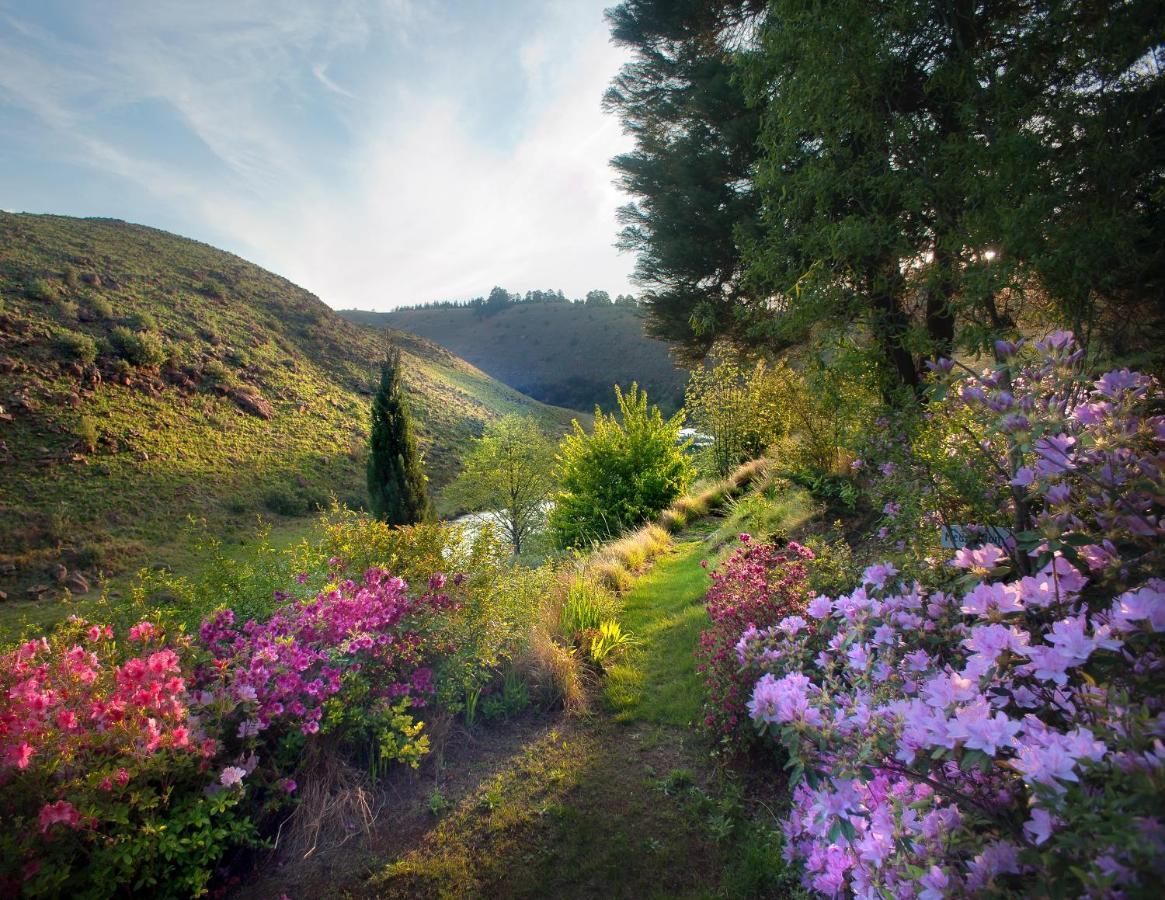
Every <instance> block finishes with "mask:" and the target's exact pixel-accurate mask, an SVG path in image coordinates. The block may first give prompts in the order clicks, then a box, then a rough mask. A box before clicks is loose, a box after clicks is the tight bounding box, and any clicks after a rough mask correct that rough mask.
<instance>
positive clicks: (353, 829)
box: [274, 748, 383, 859]
mask: <svg viewBox="0 0 1165 900" xmlns="http://www.w3.org/2000/svg"><path fill="white" fill-rule="evenodd" d="M298 797H299V803H298V805H297V806H296V807H295V810H294V812H292V813H291V815H290V816H288V817H287V818H286V819H285V820H284V821H283V823H282V824H281V825H280V826H279V830H278V832H277V833H276V835H275V847H274V849H276V850H277V851H279V852H281V853H283V854H285V855H287V856H288V857H291V858H295V859H307V858H308V857H309V856H311V855H312V854H314V853H316V852H317V851H327V850H333V849H335V848H337V847H340V846H343V845H344V844H346V843H347V842H348V841H350V840H351V839H352V838H354V837H358V836H361V835H367V834H368V833H369V832H371V831H372V827H373V825H375V823H376V819H377V816H378V815H379V813H380V811H381V807H382V803H383V801H382V800H379V799H378V798H377V794H376V793H375V792H374V791H373V790H372V789H371V785H370V784H369V780H368V776H367V775H366V774H365V773H364V772H360V771H357V770H356V769H354V768H352V767H351V766H349V765H348V764H347V763H345V762H343V761H342V760H341V759H340V758H339V756H338V754H335V753H329V752H327V750H326V749H323V748H320V749H317V750H316V751H315V752H314V753H313V755H312V757H311V758H310V759H309V760H308V761H307V763H306V765H305V766H304V769H303V773H302V774H301V775H300V777H299V790H298Z"/></svg>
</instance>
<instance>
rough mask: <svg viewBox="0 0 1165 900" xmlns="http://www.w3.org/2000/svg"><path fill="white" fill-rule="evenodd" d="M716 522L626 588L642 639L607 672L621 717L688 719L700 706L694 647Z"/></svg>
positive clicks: (629, 612)
mask: <svg viewBox="0 0 1165 900" xmlns="http://www.w3.org/2000/svg"><path fill="white" fill-rule="evenodd" d="M710 532H711V527H710V526H705V527H701V528H698V529H693V530H692V531H690V532H688V533H686V534H685V535H684V536H683V538H682V539H681V540H680V541H678V542H677V544H676V546H675V547H674V548H673V550H672V552H671V553H670V554H669V555H668V556H666V557H665V558H664V559H662V560H661V561H660V562H658V563H657V564H656V565H655V567H654V568H652V569H651V571H649V572H648V573H647V574H646V575H643V576H642V577H640V578H639V579H638V580H637V581H636V583H635V585H634V587H632V589H631V590H630V591H629V592H628V593H627V597H626V600H625V605H624V607H623V614H622V617H621V618H622V622H623V625H624V627H626V628H627V629H628V630H629V631H630V632H631V634H632V635H634V636H635V638H636V640H637V641H638V645H637V646H636V648H635V649H634V650H633V651H632V652H631V653H629V654H628V656H627V658H626V659H625V660H622V661H620V662H618V663H617V664H615V665H613V666H612V667H611V668H610V671H608V672H607V677H606V681H605V684H604V691H603V696H604V699H605V701H606V702H607V704H608V706H609V707H610V708H611V710H612V711H613V712H614V714H615V719H616V720H617V721H619V722H627V723H633V722H651V723H656V724H661V725H678V726H689V725H692V724H694V723H695V722H696V721H697V719H698V717H699V714H700V703H701V699H702V697H701V691H700V681H699V678H698V677H697V675H696V669H695V663H694V654H695V652H696V647H697V645H698V643H699V639H700V631H701V630H702V629H703V628H704V627H705V625H706V623H707V616H706V614H705V612H704V594H705V593H707V591H708V586H709V584H710V583H711V582H710V581H709V579H708V572H707V570H706V569H704V568H702V567H701V566H700V563H701V562H702V561H703V560H705V559H706V558H707V557H708V555H709V547H708V545H707V543H706V540H705V539H706V537H707V536H708V534H709V533H710Z"/></svg>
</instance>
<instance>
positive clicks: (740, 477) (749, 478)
mask: <svg viewBox="0 0 1165 900" xmlns="http://www.w3.org/2000/svg"><path fill="white" fill-rule="evenodd" d="M768 470H769V461H768V460H767V459H763V458H762V459H754V460H752V461H750V462H746V463H744V464H743V465H741V466H739V467H737V469H736V470H735V471H734V472H733V473H732V474H731V475H729V476H728V481H730V482H732V486H733V488H734V489H736V490H738V491H739V490H741V489H743V488H746V487H748V486H749V485H750V484H752V483H753V482H754V481H757V480H759V479H760V478H761V477H762V476H764V475H766V474H767V473H768Z"/></svg>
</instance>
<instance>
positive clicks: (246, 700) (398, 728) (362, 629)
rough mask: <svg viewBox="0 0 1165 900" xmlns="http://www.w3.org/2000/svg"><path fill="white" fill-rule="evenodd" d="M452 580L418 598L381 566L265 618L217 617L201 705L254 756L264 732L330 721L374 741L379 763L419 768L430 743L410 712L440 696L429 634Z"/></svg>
mask: <svg viewBox="0 0 1165 900" xmlns="http://www.w3.org/2000/svg"><path fill="white" fill-rule="evenodd" d="M445 581H446V580H445V576H444V575H434V576H433V578H432V579H431V580H430V582H429V591H428V592H426V593H424V594H422V595H421V596H419V597H414V596H410V594H409V592H408V585H407V584H405V582H404V581H403V580H402V579H400V578H394V577H392V576H390V575H389V574H388V573H387V572H385V571H384V570H382V569H375V568H374V569H369V570H368V571H367V572H365V573H364V577H363V580H362V582H361V583H360V584H357V583H356V582H355V581H352V580H351V579H348V580H344V581H342V582H340V583H339V584H337V585H336V586H335V587H333V588H331V589H330V590H325V591H323V592H321V593H320V594H318V595H317V596H316V597H315V598H313V599H311V600H297V601H293V602H290V603H287V604H286V605H284V606H282V607H280V608H278V609H277V610H276V612H275V614H274V615H273V616H272V617H271V618H270V619H268V620H267V621H266V622H264V623H262V624H260V623H258V622H255V621H254V620H248V621H247V622H246V623H244V624H243V625H242V626H241V627H236V625H235V619H234V614H233V613H232V612H231V611H230V610H223V611H221V612H219V613H217V614H216V615H215V616H213V617H212V618H210V619H207V620H206V621H205V622H204V623H203V625H202V628H201V630H200V637H201V639H202V643H203V645H204V646H205V647H206V649H207V650H208V651H209V652H210V655H211V657H212V660H211V662H209V663H208V664H206V665H203V666H201V667H200V668H199V670H198V672H197V674H196V684H197V687H198V688H199V690H198V693H197V695H196V696H197V702H198V705H199V707H200V708H202V709H207V710H213V711H214V712H215V714H216V715H217V716H218V717H220V718H221V719H222V720H223V721H225V722H228V723H230V724H231V725H234V726H235V730H234V735H233V737H234V738H235V740H234V741H232V742H231V743H232V746H234V745H238V746H239V747H240V752H243V750H246V751H250V752H253V751H254V749H255V746H256V745H257V743H258V742H259V741H258V739H259V738H260V736H264V738H268V739H269V740H267V743H271V742H272V741H274V740H277V739H278V738H279V737H281V736H282V735H283V734H285V733H286V732H287V731H288V730H291V729H294V730H298V731H299V732H300V733H302V734H304V735H311V734H316V733H318V732H320V730H321V724H322V725H323V727H324V731H325V732H327V733H330V734H335V735H338V736H339V737H340V738H341V739H348V740H349V741H352V742H357V743H358V742H361V741H362V740H365V739H369V738H370V739H372V740H373V741H374V742H375V744H376V745H377V746H376V749H375V752H374V753H373V758H374V759H377V760H382V759H387V760H389V761H391V760H392V759H404V760H407V761H409V762H410V763H412V764H414V765H415V764H416V761H417V759H418V758H419V756H421V755H423V753H424V751H425V749H427V746H428V742H427V738H423V737H422V736H421V734H420V731H421V729H420V727H419V726H418V725H417V724H416V723H415V722H414V720H413V719H412V717H411V716H410V715H408V714H407V712H406V710H407V709H408V708H410V707H421V706H424V704H425V701H426V700H427V699H428V698H429V697H430V696H431V694H432V692H433V679H432V668H431V667H430V666H429V665H428V664H427V663H429V662H430V661H431V659H432V658H433V657H434V656H435V655H436V652H437V650H439V649H440V648H438V647H435V646H433V645H432V643H431V642H429V643H427V642H426V640H425V632H426V629H430V628H431V618H432V616H433V614H434V613H436V612H437V611H439V610H442V609H447V608H449V607H450V606H451V605H452V601H451V600H450V598H449V596H448V595H447V594H444V593H441V589H442V588H443V587H444V586H445ZM329 701H332V702H329ZM325 707H327V708H328V709H329V710H330V711H331V717H330V720H329V721H327V722H324V721H323V719H324V712H325ZM269 729H271V730H272V731H273V732H274V734H270V735H268V734H265V733H266V732H268V730H269ZM386 751H387V752H386Z"/></svg>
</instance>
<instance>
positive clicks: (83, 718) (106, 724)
mask: <svg viewBox="0 0 1165 900" xmlns="http://www.w3.org/2000/svg"><path fill="white" fill-rule="evenodd" d="M191 652H192V647H191V642H190V641H189V640H184V639H183V640H177V641H166V640H165V637H164V635H163V634H162V632H161V630H160V629H159V628H157V627H156V626H155V625H153V624H152V623H150V622H142V623H140V624H138V625H135V626H134V627H133V628H132V629H130V633H129V635H128V641H126V642H125V643H121V642H119V641H117V640H116V636H115V635H114V633H113V631H112V630H111V629H110V628H108V627H106V626H100V625H92V624H89V623H86V622H83V621H81V620H79V619H71V620H70V621H69V622H68V623H66V624H65V625H64V626H63V627H62V628H60V629H58V630H57V632H56V633H55V634H54V635H53V636H52V637H51V638H47V639H46V638H40V639H38V640H32V641H28V642H26V643H23V644H21V645H20V646H18V647H17V648H15V649H14V650H12V651H10V652H8V653H5V654H3V655H2V656H0V812H2V813H3V815H4V818H5V823H6V826H5V829H4V831H3V837H0V858H2V860H0V885H4V886H5V890H4V893H5V894H6V895H8V896H11V895H14V894H16V893H24V894H27V895H39V894H51V895H55V894H58V893H61V892H64V891H66V890H71V889H74V888H78V887H79V886H81V885H83V884H85V883H86V879H87V877H88V875H89V874H91V873H89V871H88V868H89V867H96V868H100V870H101V871H103V872H104V873H105V877H106V878H107V879H108V881H109V884H110V885H111V886H112V885H117V884H124V885H127V886H133V887H136V888H138V889H141V890H151V891H154V890H158V889H159V888H158V885H160V884H162V883H163V882H169V883H170V884H171V885H172V886H173V889H175V890H177V891H179V892H181V891H192V892H194V891H197V890H200V889H201V886H202V885H203V884H205V882H206V880H207V878H209V876H210V871H211V866H212V865H213V862H214V860H215V859H216V858H217V856H218V855H219V854H220V853H221V852H222V851H223V849H225V847H226V846H229V845H230V844H231V843H235V842H238V841H242V840H246V839H247V837H248V836H249V834H250V827H249V826H248V825H247V823H246V822H245V821H244V820H242V819H241V818H240V817H239V816H238V815H236V814H235V811H234V809H233V808H234V807H235V805H236V803H237V802H238V800H239V799H240V795H239V794H237V793H224V794H223V795H221V796H218V797H208V796H206V795H205V794H204V792H203V788H204V786H205V785H206V782H207V780H208V778H209V769H210V761H211V760H212V758H213V757H214V756H215V754H216V753H217V751H218V748H219V745H218V742H217V740H216V737H215V735H214V733H213V731H214V729H213V726H212V724H211V723H209V722H206V721H201V720H200V719H199V717H198V716H196V715H194V714H192V709H191V702H190V695H189V692H188V678H187V675H188V672H189V666H188V661H187V660H188V658H189V655H190V654H191ZM208 726H211V727H210V728H208ZM163 825H165V826H166V829H165V830H163V829H162V827H161V826H163ZM180 842H189V843H191V844H192V845H193V847H197V848H200V849H197V850H195V849H191V850H190V852H189V853H188V854H186V858H185V859H184V860H183V862H182V863H181V864H180V865H171V864H170V861H171V860H172V858H173V856H174V855H176V854H177V853H179V852H183V851H180V850H179V844H180Z"/></svg>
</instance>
